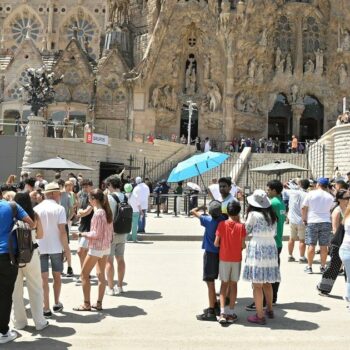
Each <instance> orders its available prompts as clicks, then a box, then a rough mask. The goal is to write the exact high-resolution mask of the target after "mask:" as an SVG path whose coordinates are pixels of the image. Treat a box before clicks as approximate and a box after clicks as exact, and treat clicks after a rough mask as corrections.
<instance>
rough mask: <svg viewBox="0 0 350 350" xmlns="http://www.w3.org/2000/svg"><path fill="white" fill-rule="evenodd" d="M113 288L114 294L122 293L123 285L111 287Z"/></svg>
mask: <svg viewBox="0 0 350 350" xmlns="http://www.w3.org/2000/svg"><path fill="white" fill-rule="evenodd" d="M113 290H114V295H121V294H123V293H124V289H123V287H118V286H115V287H114V288H113Z"/></svg>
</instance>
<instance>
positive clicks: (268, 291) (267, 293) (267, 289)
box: [263, 283, 273, 311]
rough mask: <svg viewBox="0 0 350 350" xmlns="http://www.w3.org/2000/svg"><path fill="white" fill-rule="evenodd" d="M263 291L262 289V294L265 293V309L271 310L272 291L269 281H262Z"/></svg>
mask: <svg viewBox="0 0 350 350" xmlns="http://www.w3.org/2000/svg"><path fill="white" fill-rule="evenodd" d="M263 291H264V295H265V300H266V307H267V310H268V311H272V298H273V292H272V285H271V283H264V284H263Z"/></svg>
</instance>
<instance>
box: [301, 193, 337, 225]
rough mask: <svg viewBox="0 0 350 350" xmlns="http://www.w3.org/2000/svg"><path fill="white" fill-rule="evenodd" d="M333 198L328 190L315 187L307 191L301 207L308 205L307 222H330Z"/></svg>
mask: <svg viewBox="0 0 350 350" xmlns="http://www.w3.org/2000/svg"><path fill="white" fill-rule="evenodd" d="M333 201H334V198H333V196H332V195H331V194H329V193H328V192H326V191H324V190H321V189H317V190H314V191H311V192H309V193H308V194H307V195H306V197H305V199H304V202H303V207H308V208H309V209H308V215H307V222H308V223H309V224H317V223H321V222H331V209H332V207H333Z"/></svg>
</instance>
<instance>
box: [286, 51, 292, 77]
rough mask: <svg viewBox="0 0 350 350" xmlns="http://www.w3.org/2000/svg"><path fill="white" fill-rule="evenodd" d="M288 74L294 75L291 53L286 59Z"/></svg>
mask: <svg viewBox="0 0 350 350" xmlns="http://www.w3.org/2000/svg"><path fill="white" fill-rule="evenodd" d="M286 73H287V74H293V65H292V55H291V54H290V53H288V55H287V57H286Z"/></svg>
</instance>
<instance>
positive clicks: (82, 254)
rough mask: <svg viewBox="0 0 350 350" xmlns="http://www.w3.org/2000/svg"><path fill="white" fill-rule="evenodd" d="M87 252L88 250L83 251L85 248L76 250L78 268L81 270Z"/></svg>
mask: <svg viewBox="0 0 350 350" xmlns="http://www.w3.org/2000/svg"><path fill="white" fill-rule="evenodd" d="M87 252H88V250H87V249H85V248H81V247H80V248H79V249H78V256H79V260H80V267H81V268H83V265H84V261H85V258H86V255H87Z"/></svg>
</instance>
